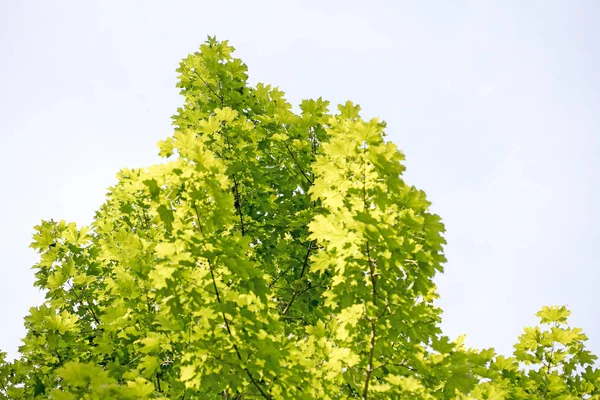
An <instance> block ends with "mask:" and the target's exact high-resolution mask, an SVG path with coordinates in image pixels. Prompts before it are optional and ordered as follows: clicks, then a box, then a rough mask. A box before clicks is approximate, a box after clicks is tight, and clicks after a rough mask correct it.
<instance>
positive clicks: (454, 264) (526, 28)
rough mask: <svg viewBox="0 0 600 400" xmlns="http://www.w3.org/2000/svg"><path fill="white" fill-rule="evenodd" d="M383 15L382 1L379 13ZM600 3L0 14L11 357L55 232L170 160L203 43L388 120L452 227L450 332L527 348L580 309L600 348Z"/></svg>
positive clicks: (32, 5)
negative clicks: (534, 336)
mask: <svg viewBox="0 0 600 400" xmlns="http://www.w3.org/2000/svg"><path fill="white" fill-rule="evenodd" d="M367 4H368V5H367ZM599 16H600V3H598V2H594V1H588V2H585V1H567V0H565V1H562V2H558V1H497V2H489V1H463V2H461V1H453V2H442V1H429V2H425V1H423V2H416V1H398V2H396V1H388V2H377V1H369V2H365V1H361V2H352V1H340V2H335V1H330V2H325V1H317V2H313V1H300V2H296V3H293V2H289V1H272V2H266V1H264V2H260V1H252V2H245V1H238V2H232V1H213V2H208V1H206V2H203V1H187V2H183V1H139V2H134V1H96V2H87V1H71V2H67V1H52V2H49V1H8V0H2V1H0V150H1V153H2V155H1V157H0V181H1V182H2V184H1V189H0V254H1V256H2V258H1V261H0V348H1V349H2V350H4V351H7V352H8V353H9V356H10V357H14V356H16V355H17V351H16V349H17V346H18V345H19V340H20V338H21V337H22V336H23V335H24V333H25V331H24V328H23V317H24V316H25V315H26V313H27V311H28V308H29V307H31V306H34V305H38V304H40V303H41V301H42V295H41V294H40V293H38V292H37V290H36V289H34V288H33V286H32V283H33V271H32V270H31V269H30V266H31V265H33V264H34V263H35V261H36V259H37V256H36V254H35V253H34V252H33V251H32V250H31V249H29V248H28V245H29V243H30V241H31V234H32V232H33V226H34V225H36V224H38V223H39V221H40V220H41V219H50V218H54V219H66V220H68V221H76V222H77V223H83V224H86V223H89V222H90V221H91V219H92V217H93V215H94V211H95V210H96V209H97V208H98V207H99V206H100V204H101V203H102V202H103V200H104V195H105V192H106V188H107V187H108V186H110V185H112V184H113V183H115V181H116V178H115V174H116V172H117V171H118V170H119V169H120V168H123V167H142V166H148V165H151V164H154V163H156V162H158V161H159V158H158V156H157V154H158V150H157V148H156V142H157V141H158V140H161V139H164V138H166V137H167V136H169V135H171V134H172V127H171V125H170V122H171V121H170V116H171V115H172V114H174V112H175V109H176V107H177V106H179V105H180V104H181V103H182V99H181V98H180V97H179V95H178V92H177V89H176V88H175V83H176V73H175V69H176V68H177V66H178V63H179V61H180V60H181V59H182V58H183V57H185V56H186V55H187V54H188V53H190V52H194V51H195V50H197V48H198V46H199V45H200V43H201V42H203V41H204V40H205V38H206V35H208V34H210V35H213V34H216V35H217V38H218V39H229V40H230V41H231V43H232V44H233V45H234V47H236V48H237V52H236V56H238V57H240V58H242V60H244V61H245V62H246V63H247V64H248V66H249V74H250V80H251V82H253V83H255V82H258V81H262V82H266V83H272V84H274V85H277V86H279V87H280V88H281V89H282V90H283V91H285V92H286V94H287V97H288V100H290V101H291V102H292V103H293V104H296V103H298V102H299V101H300V100H301V99H303V98H316V97H319V96H323V97H324V98H326V99H329V100H331V101H332V103H334V104H335V103H339V102H344V101H345V100H347V99H350V100H352V101H354V102H356V103H359V104H360V105H361V106H362V108H363V110H364V111H363V113H362V114H363V117H372V116H380V117H382V118H383V119H385V120H386V121H387V122H388V129H387V133H388V135H389V139H390V140H392V141H394V142H395V143H396V144H397V145H398V146H399V147H400V148H401V149H402V150H403V151H404V153H405V154H406V156H407V161H406V166H407V173H406V179H407V181H408V182H409V183H411V184H414V185H416V186H417V187H418V188H420V189H423V190H425V191H426V192H427V194H428V196H429V199H430V200H431V201H432V202H433V203H434V205H433V210H434V211H435V212H437V213H439V214H440V215H441V216H442V218H443V220H444V221H445V223H446V227H447V230H448V232H447V235H446V237H447V239H448V242H449V244H448V246H447V257H448V260H449V262H448V263H447V265H446V273H445V274H444V275H442V276H440V277H439V278H437V282H438V284H439V289H440V293H441V301H440V305H441V306H442V308H443V309H444V323H443V327H444V329H445V331H446V333H447V334H449V335H450V336H452V337H455V336H456V335H458V334H460V333H466V334H467V343H468V344H470V345H473V346H476V347H480V348H481V347H495V348H496V349H498V350H499V351H500V352H503V353H505V354H506V353H510V352H511V351H512V349H511V347H512V345H513V344H514V343H515V342H516V340H517V336H518V335H519V334H520V333H521V330H522V328H523V327H524V326H525V325H529V324H532V323H534V322H535V321H536V319H535V317H534V314H535V312H537V311H538V310H539V309H540V308H541V307H542V306H543V305H553V304H566V305H568V306H569V307H570V309H571V310H572V311H573V317H572V323H573V325H576V326H579V327H582V328H583V329H584V332H586V333H587V334H588V336H589V338H590V342H589V345H590V347H591V349H592V350H594V351H595V353H596V354H600V301H598V296H597V292H596V290H598V288H600V272H599V269H598V256H597V254H596V253H597V252H596V249H597V248H599V249H600V228H599V222H600V215H599V213H598V207H597V205H598V204H599V203H600V190H599V189H598V187H599V184H600V178H599V173H600V169H599V167H600V161H598V158H597V157H595V156H596V155H598V154H599V151H600V132H599V129H600V95H599V93H600V92H599V90H600V78H599V76H598V73H599V72H598V71H600V56H599V52H600V28H599V27H598V25H597V21H598V17H599Z"/></svg>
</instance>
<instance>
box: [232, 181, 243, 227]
mask: <svg viewBox="0 0 600 400" xmlns="http://www.w3.org/2000/svg"><path fill="white" fill-rule="evenodd" d="M231 178H232V179H233V193H234V196H235V203H234V205H235V208H236V210H237V212H238V215H239V217H240V227H241V230H242V236H244V235H245V233H246V230H245V229H244V217H243V215H242V204H241V202H240V192H239V190H238V183H237V179H235V174H232V175H231Z"/></svg>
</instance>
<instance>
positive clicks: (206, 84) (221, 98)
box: [194, 70, 223, 105]
mask: <svg viewBox="0 0 600 400" xmlns="http://www.w3.org/2000/svg"><path fill="white" fill-rule="evenodd" d="M194 73H195V74H196V75H197V76H198V78H200V80H201V81H202V83H204V86H206V87H207V88H208V90H210V91H211V92H212V93H213V94H214V95H215V96H217V98H218V99H219V100H221V105H223V96H221V95H220V94H219V93H217V92H216V91H215V90H214V89H213V88H212V87H211V86H210V85H209V84H208V82H206V81H205V80H204V78H203V77H202V76H200V74H199V73H198V72H196V71H195V70H194Z"/></svg>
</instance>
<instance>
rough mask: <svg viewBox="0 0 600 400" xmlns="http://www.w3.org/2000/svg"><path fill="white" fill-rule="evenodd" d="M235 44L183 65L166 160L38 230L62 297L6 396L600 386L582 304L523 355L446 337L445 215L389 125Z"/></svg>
mask: <svg viewBox="0 0 600 400" xmlns="http://www.w3.org/2000/svg"><path fill="white" fill-rule="evenodd" d="M232 51H233V48H232V47H231V46H229V45H228V43H227V42H226V41H225V42H218V41H216V40H215V39H214V38H209V40H208V41H207V42H206V43H205V44H203V45H202V46H201V48H200V51H199V52H196V53H194V54H191V55H190V56H188V57H187V58H186V59H184V60H183V61H182V63H181V66H180V68H179V69H178V72H179V84H178V87H179V88H180V89H181V94H182V95H183V96H184V98H185V104H184V106H183V107H182V108H180V109H178V111H177V114H176V115H175V116H174V117H173V119H174V125H175V126H176V129H175V133H174V135H173V136H172V137H169V138H167V139H166V140H165V141H162V142H160V143H159V147H160V154H161V156H163V157H165V158H166V160H165V162H164V163H162V164H159V165H154V166H151V167H149V168H141V169H126V170H122V171H121V172H120V173H119V174H118V182H117V184H116V185H115V186H114V187H112V188H110V191H109V193H108V196H107V200H106V202H105V204H104V205H103V206H102V207H101V208H100V210H99V211H98V212H97V213H96V216H95V219H94V222H93V223H92V224H91V226H89V227H77V226H76V225H75V224H73V223H66V222H64V221H60V222H54V221H43V222H42V223H41V224H40V225H39V226H37V227H36V234H35V235H34V240H33V243H32V247H33V248H34V249H36V250H38V251H39V252H40V254H41V256H40V261H39V263H38V264H37V265H35V270H36V286H38V287H40V288H42V289H43V290H45V291H46V293H47V294H46V301H45V303H44V304H43V305H41V306H39V307H34V308H32V309H31V311H30V314H29V315H28V316H27V317H26V318H25V325H26V328H27V335H26V337H25V338H24V340H23V343H24V344H23V346H22V347H21V348H20V352H21V354H22V357H21V358H20V359H18V360H15V361H13V362H8V361H6V360H5V359H4V355H3V354H0V383H1V385H2V386H0V398H10V399H31V398H50V399H55V400H71V399H186V400H189V399H213V398H214V399H241V398H245V399H252V398H265V399H292V398H293V399H342V398H362V399H367V398H368V399H391V398H393V399H412V398H421V399H451V398H456V399H467V398H473V399H504V398H514V399H538V398H553V399H554V398H555V399H576V398H577V399H580V398H585V397H586V396H591V395H593V396H595V397H594V398H600V397H598V396H599V393H600V373H599V372H598V370H597V369H595V368H594V367H593V363H594V360H595V357H594V356H593V355H591V354H590V353H589V352H588V351H587V350H585V348H584V342H585V340H586V337H585V336H584V335H583V334H582V333H581V331H580V330H578V329H573V328H569V327H567V326H566V318H567V316H568V311H567V310H566V309H565V308H564V307H561V308H558V307H550V308H544V309H543V310H542V311H541V312H540V313H539V314H538V315H539V316H540V318H541V322H542V324H544V325H545V326H548V328H547V329H542V328H539V327H536V328H527V329H526V330H525V333H524V334H523V335H522V336H521V337H520V338H519V342H518V344H517V345H516V346H515V353H514V357H510V358H505V357H502V356H496V355H495V354H494V352H493V350H484V351H476V350H472V349H468V348H466V347H465V346H464V345H463V344H462V340H461V339H459V340H457V341H454V342H453V341H451V340H449V339H448V338H447V337H445V336H443V335H442V333H441V331H440V328H439V325H440V314H441V311H440V310H439V309H438V308H437V307H436V306H435V304H434V301H435V299H436V297H437V294H436V288H435V285H434V283H433V278H434V276H435V274H436V273H438V272H441V271H442V264H443V263H444V261H445V259H444V256H443V245H444V244H445V241H444V239H443V237H442V233H443V231H444V226H443V224H442V223H441V221H440V218H439V217H438V216H437V215H435V214H432V213H430V212H429V211H428V207H429V205H430V203H429V202H428V201H427V200H426V197H425V194H424V193H423V192H422V191H420V190H417V189H416V188H414V187H412V186H409V185H407V184H406V183H405V182H404V180H403V179H402V178H401V174H402V172H403V169H404V167H403V166H402V163H401V162H402V160H403V155H402V153H401V152H400V151H398V150H397V148H396V146H395V145H394V144H392V143H390V142H388V141H385V139H384V133H383V129H384V128H385V123H383V122H381V121H379V120H377V119H372V120H368V121H367V120H363V119H362V118H361V117H360V116H359V111H360V108H359V107H358V106H356V105H354V104H352V103H350V102H347V103H346V104H344V105H341V106H338V112H337V113H335V114H332V113H330V112H329V102H327V101H324V100H323V99H321V98H319V99H317V100H305V101H303V102H302V103H301V105H300V109H299V111H298V112H297V113H296V112H294V111H293V110H292V107H291V105H290V104H289V103H288V102H286V100H285V99H284V97H283V95H284V93H283V92H281V91H280V90H278V89H277V88H273V87H271V86H268V85H263V84H257V85H256V87H251V86H249V85H248V84H247V78H248V76H247V74H246V72H247V68H246V65H245V64H243V63H242V62H241V61H240V60H239V59H236V58H233V57H232V55H231V54H232Z"/></svg>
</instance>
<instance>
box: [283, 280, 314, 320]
mask: <svg viewBox="0 0 600 400" xmlns="http://www.w3.org/2000/svg"><path fill="white" fill-rule="evenodd" d="M322 283H323V281H321V282H320V283H319V284H318V285H315V286H312V285H311V284H310V282H309V283H308V286H307V287H306V288H304V289H303V290H301V291H300V292H294V294H293V295H292V298H291V299H290V302H289V303H288V304H287V306H285V309H284V310H283V313H282V314H283V315H285V314H287V312H288V311H289V310H290V307H291V306H292V304H293V303H294V301H296V299H297V298H298V297H300V296H301V295H302V294H304V293H306V292H308V291H309V290H310V289H314V288H316V287H319V286H321V284H322Z"/></svg>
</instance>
